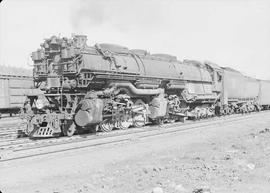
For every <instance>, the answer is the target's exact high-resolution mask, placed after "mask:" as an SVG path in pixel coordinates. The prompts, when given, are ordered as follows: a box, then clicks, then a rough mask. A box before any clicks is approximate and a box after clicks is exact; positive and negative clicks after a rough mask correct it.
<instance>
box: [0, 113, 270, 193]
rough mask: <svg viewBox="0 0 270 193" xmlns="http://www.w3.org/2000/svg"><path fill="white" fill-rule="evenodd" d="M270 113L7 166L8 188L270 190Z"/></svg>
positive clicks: (0, 172)
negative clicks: (259, 116) (200, 128)
mask: <svg viewBox="0 0 270 193" xmlns="http://www.w3.org/2000/svg"><path fill="white" fill-rule="evenodd" d="M269 115H270V114H267V116H268V117H267V116H262V117H261V118H258V119H256V120H255V121H254V119H248V120H246V121H241V122H237V123H233V124H228V125H227V124H220V125H218V126H217V125H213V126H212V127H208V128H204V129H202V130H195V131H190V130H189V131H185V132H180V133H174V134H167V135H161V136H155V137H148V138H144V139H136V138H134V139H132V140H131V141H129V142H122V143H118V144H114V145H105V146H102V147H101V146H100V147H95V148H85V149H80V150H74V151H69V152H65V153H59V154H53V155H47V156H42V157H36V158H29V159H23V160H17V161H12V162H2V163H0V190H1V191H2V192H3V193H16V192H20V193H21V192H24V193H28V192H29V193H30V192H34V193H43V192H44V193H45V192H46V193H50V192H51V193H65V192H68V193H73V192H74V193H77V192H78V193H84V192H95V193H96V192H104V193H105V192H106V193H107V192H109V193H122V192H123V193H129V192H131V193H139V192H140V193H151V192H152V190H153V189H154V188H157V187H160V188H161V189H162V190H163V192H164V193H167V192H168V193H174V192H190V193H191V192H192V191H194V192H196V191H195V190H196V189H198V191H197V192H199V189H201V188H202V189H205V190H207V189H208V190H210V191H211V192H212V193H216V192H221V193H228V192H240V193H242V192H243V193H264V192H265V193H269V192H270V164H269V163H270V130H269V129H270V117H269Z"/></svg>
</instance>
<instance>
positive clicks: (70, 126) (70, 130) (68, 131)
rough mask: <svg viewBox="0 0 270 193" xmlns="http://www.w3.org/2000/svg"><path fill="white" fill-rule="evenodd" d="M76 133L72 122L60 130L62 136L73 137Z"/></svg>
mask: <svg viewBox="0 0 270 193" xmlns="http://www.w3.org/2000/svg"><path fill="white" fill-rule="evenodd" d="M75 131H76V125H75V123H74V122H72V123H71V124H66V125H65V126H64V128H63V130H62V132H63V134H64V136H68V137H71V136H72V135H74V133H75Z"/></svg>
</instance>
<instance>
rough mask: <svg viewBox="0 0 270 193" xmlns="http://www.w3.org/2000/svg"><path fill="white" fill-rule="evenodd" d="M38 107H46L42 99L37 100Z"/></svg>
mask: <svg viewBox="0 0 270 193" xmlns="http://www.w3.org/2000/svg"><path fill="white" fill-rule="evenodd" d="M36 107H37V108H38V109H42V108H43V107H44V103H43V101H42V100H41V99H38V100H36Z"/></svg>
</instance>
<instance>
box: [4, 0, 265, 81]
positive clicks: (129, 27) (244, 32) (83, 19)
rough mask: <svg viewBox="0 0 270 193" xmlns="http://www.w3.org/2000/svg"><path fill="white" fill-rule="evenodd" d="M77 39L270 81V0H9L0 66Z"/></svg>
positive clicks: (16, 63)
mask: <svg viewBox="0 0 270 193" xmlns="http://www.w3.org/2000/svg"><path fill="white" fill-rule="evenodd" d="M72 33H75V34H85V35H87V36H88V45H93V44H95V43H115V44H119V45H123V46H126V47H128V48H130V49H145V50H148V51H150V53H166V54H171V55H175V56H177V58H178V59H179V60H183V59H194V60H201V61H203V60H210V61H212V62H214V63H217V64H219V65H220V66H228V67H232V68H234V69H236V70H239V71H241V72H243V73H244V74H246V75H249V76H252V77H255V78H259V79H269V80H270V0H136V1H135V0H4V1H3V2H2V3H1V4H0V64H1V65H6V66H17V67H25V68H27V67H29V65H31V59H30V54H31V52H33V51H35V50H36V49H38V48H39V45H40V43H42V41H43V40H44V38H48V37H51V36H52V35H61V36H68V37H71V34H72Z"/></svg>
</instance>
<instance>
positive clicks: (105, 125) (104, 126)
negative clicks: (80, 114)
mask: <svg viewBox="0 0 270 193" xmlns="http://www.w3.org/2000/svg"><path fill="white" fill-rule="evenodd" d="M99 128H100V130H101V131H103V132H110V131H112V130H113V124H112V123H111V122H110V121H109V120H104V121H103V122H101V123H100V124H99Z"/></svg>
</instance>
